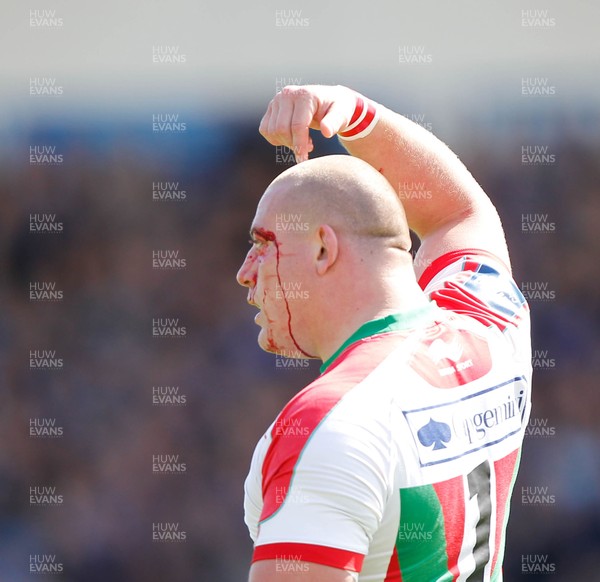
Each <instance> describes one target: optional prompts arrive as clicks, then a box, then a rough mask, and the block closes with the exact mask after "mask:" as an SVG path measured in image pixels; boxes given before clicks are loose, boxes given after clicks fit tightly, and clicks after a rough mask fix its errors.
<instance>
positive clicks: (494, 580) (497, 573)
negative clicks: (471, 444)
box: [490, 449, 522, 582]
mask: <svg viewBox="0 0 600 582" xmlns="http://www.w3.org/2000/svg"><path fill="white" fill-rule="evenodd" d="M521 453H522V449H519V452H518V453H517V459H516V461H515V468H514V470H513V475H512V479H511V482H510V487H509V489H508V495H507V496H506V508H505V510H504V523H503V524H502V540H501V542H500V547H499V548H498V557H497V558H496V560H497V561H496V567H495V568H494V571H493V572H492V577H491V578H490V580H491V582H498V580H502V562H503V561H504V549H505V546H506V529H507V526H508V518H509V516H510V501H511V499H512V493H513V489H514V488H515V482H516V480H517V474H518V473H519V465H520V464H521Z"/></svg>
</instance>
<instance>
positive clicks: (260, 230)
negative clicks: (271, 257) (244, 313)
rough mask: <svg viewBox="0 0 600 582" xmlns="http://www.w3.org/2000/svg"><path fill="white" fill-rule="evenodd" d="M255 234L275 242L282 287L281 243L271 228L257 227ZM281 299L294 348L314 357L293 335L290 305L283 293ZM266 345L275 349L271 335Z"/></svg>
mask: <svg viewBox="0 0 600 582" xmlns="http://www.w3.org/2000/svg"><path fill="white" fill-rule="evenodd" d="M256 234H257V235H258V236H260V237H261V238H263V239H264V240H266V241H270V242H273V243H274V244H275V251H276V253H277V254H276V263H275V272H276V273H277V282H278V283H279V288H280V289H283V285H282V284H281V275H280V274H279V259H280V256H281V252H280V249H279V247H280V245H281V243H280V242H279V241H278V240H277V237H276V236H275V233H274V232H273V231H271V230H266V229H264V228H257V229H256ZM283 301H284V302H285V310H286V311H287V314H288V332H289V334H290V338H292V341H293V342H294V345H295V346H296V349H297V350H298V351H299V352H300V353H301V354H303V355H305V356H306V357H307V358H314V357H315V356H311V355H310V354H308V353H307V352H305V351H304V350H303V349H302V348H301V347H300V346H299V345H298V342H297V341H296V338H295V337H294V332H293V331H292V312H291V311H290V305H289V303H288V300H287V297H286V296H285V294H283ZM267 345H268V346H269V347H270V348H272V349H273V348H274V349H276V348H277V346H276V345H275V342H274V341H273V338H272V336H271V335H270V334H269V336H268V337H267Z"/></svg>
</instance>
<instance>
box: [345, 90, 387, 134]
mask: <svg viewBox="0 0 600 582" xmlns="http://www.w3.org/2000/svg"><path fill="white" fill-rule="evenodd" d="M377 121H379V111H378V110H377V107H376V106H375V103H373V102H372V101H369V100H368V99H364V98H363V97H361V96H360V95H357V97H356V107H355V108H354V113H353V114H352V118H351V119H350V123H348V127H346V128H345V129H344V130H343V131H340V132H338V136H339V137H340V138H341V139H345V140H348V141H350V140H353V139H360V138H361V137H366V136H367V135H369V134H370V133H371V131H373V128H374V127H375V125H376V124H377Z"/></svg>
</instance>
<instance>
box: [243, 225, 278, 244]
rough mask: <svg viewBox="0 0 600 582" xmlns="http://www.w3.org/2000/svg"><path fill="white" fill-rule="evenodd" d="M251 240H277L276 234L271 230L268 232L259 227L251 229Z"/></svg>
mask: <svg viewBox="0 0 600 582" xmlns="http://www.w3.org/2000/svg"><path fill="white" fill-rule="evenodd" d="M250 238H251V239H252V240H254V239H255V238H261V239H263V240H265V241H274V240H277V239H276V238H275V233H273V232H271V231H270V230H266V229H264V228H260V227H258V226H253V227H252V228H251V229H250Z"/></svg>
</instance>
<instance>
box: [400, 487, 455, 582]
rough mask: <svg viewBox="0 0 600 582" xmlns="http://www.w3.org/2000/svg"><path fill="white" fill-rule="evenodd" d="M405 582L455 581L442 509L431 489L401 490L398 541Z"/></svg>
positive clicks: (401, 568)
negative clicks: (450, 568)
mask: <svg viewBox="0 0 600 582" xmlns="http://www.w3.org/2000/svg"><path fill="white" fill-rule="evenodd" d="M396 550H397V552H398V561H399V562H400V572H401V573H402V582H422V581H423V580H436V581H438V582H446V581H451V580H452V574H451V573H450V572H449V570H448V553H447V551H446V532H445V526H444V514H443V513H442V506H441V505H440V501H439V499H438V496H437V494H436V492H435V489H434V488H433V486H432V485H423V486H421V487H410V488H408V489H400V525H399V527H398V537H397V538H396Z"/></svg>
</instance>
